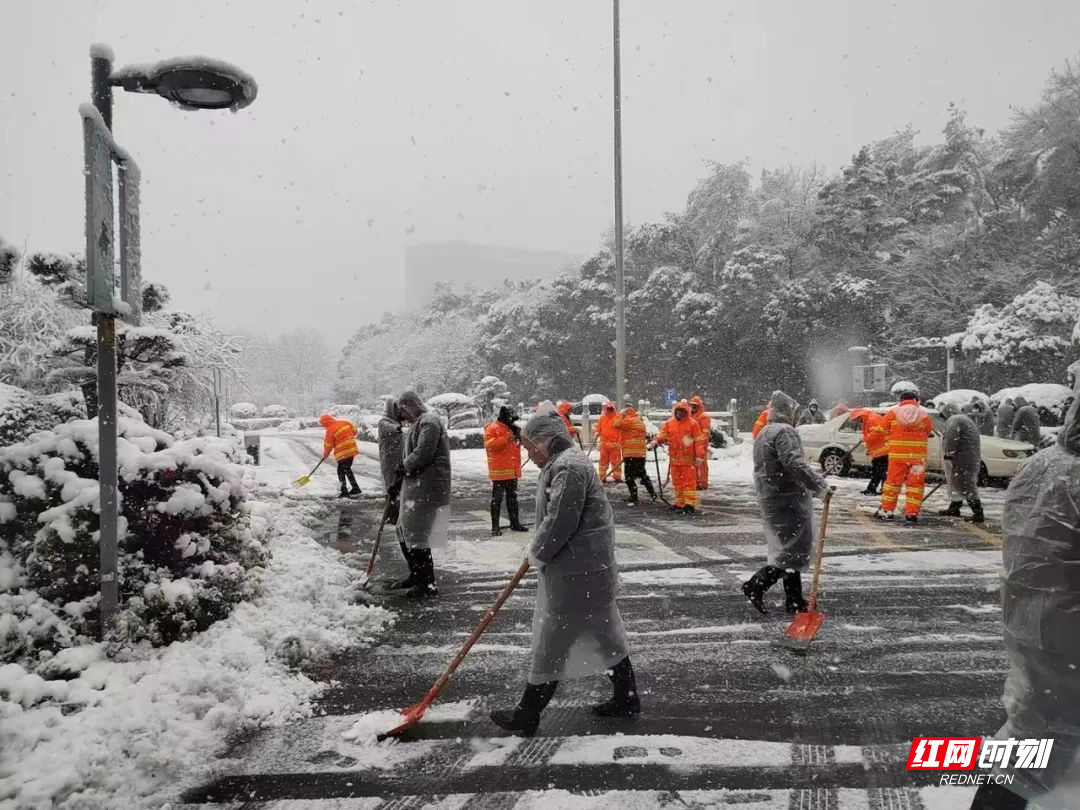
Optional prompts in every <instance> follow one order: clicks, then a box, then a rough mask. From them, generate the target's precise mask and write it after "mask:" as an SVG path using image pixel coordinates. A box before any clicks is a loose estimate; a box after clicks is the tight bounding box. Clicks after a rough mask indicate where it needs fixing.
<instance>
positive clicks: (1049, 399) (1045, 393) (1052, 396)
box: [990, 383, 1073, 424]
mask: <svg viewBox="0 0 1080 810" xmlns="http://www.w3.org/2000/svg"><path fill="white" fill-rule="evenodd" d="M1072 396H1073V392H1072V391H1071V390H1070V389H1069V388H1068V387H1067V386H1064V385H1060V384H1059V383H1028V384H1027V385H1021V386H1018V387H1016V388H1002V389H1001V390H1000V391H998V392H996V393H994V394H992V395H991V396H990V401H991V402H994V403H997V404H1001V403H1002V402H1004V401H1005V400H1006V399H1016V398H1017V397H1023V398H1024V399H1026V400H1027V401H1028V403H1029V404H1031V405H1034V406H1035V407H1036V408H1038V409H1039V415H1040V417H1041V418H1042V419H1043V421H1044V422H1045V421H1048V420H1047V419H1046V417H1047V415H1050V416H1053V418H1054V422H1055V424H1061V420H1062V419H1064V418H1065V411H1066V410H1067V405H1068V403H1069V401H1070V400H1071V399H1072Z"/></svg>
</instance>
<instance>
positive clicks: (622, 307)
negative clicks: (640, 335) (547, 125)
mask: <svg viewBox="0 0 1080 810" xmlns="http://www.w3.org/2000/svg"><path fill="white" fill-rule="evenodd" d="M612 11H613V18H614V50H615V407H617V408H619V409H620V410H621V409H622V407H623V405H624V404H625V403H624V402H623V400H624V399H625V395H626V275H625V272H624V268H623V185H622V75H621V65H620V56H619V0H612Z"/></svg>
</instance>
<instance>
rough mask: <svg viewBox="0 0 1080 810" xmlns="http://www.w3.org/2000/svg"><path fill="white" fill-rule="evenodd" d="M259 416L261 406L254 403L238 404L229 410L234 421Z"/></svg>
mask: <svg viewBox="0 0 1080 810" xmlns="http://www.w3.org/2000/svg"><path fill="white" fill-rule="evenodd" d="M258 415H259V406H258V405H256V404H255V403H254V402H237V403H235V404H234V405H233V406H232V407H231V408H229V416H231V417H232V418H233V419H254V418H255V417H256V416H258Z"/></svg>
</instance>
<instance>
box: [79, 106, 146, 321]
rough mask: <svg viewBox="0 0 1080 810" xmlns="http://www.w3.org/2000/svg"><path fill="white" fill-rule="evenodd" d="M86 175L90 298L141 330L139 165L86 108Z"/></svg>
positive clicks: (96, 309) (93, 305)
mask: <svg viewBox="0 0 1080 810" xmlns="http://www.w3.org/2000/svg"><path fill="white" fill-rule="evenodd" d="M80 109H81V111H82V113H83V155H84V169H85V173H86V300H87V305H88V306H89V307H90V308H91V309H92V310H94V312H98V313H101V314H102V315H112V316H114V317H120V318H123V319H124V320H125V321H127V322H128V323H130V324H132V325H133V326H138V324H139V320H140V317H141V315H142V281H141V275H142V272H141V262H140V249H139V167H138V165H137V164H136V163H135V161H134V160H132V159H131V158H130V157H129V156H128V155H127V154H126V153H125V152H123V151H122V150H120V149H118V148H117V146H116V143H115V141H113V138H112V133H110V132H109V130H108V128H107V127H106V126H105V124H104V122H102V120H101V118H100V116H98V115H97V113H96V111H95V110H94V108H93V107H91V106H88V105H84V107H82V108H80ZM113 163H116V165H117V174H118V176H119V185H120V211H119V216H120V278H119V279H118V278H117V275H116V237H115V228H114V220H115V217H116V214H117V212H116V210H115V207H114V205H113Z"/></svg>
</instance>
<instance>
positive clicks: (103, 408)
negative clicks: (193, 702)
mask: <svg viewBox="0 0 1080 810" xmlns="http://www.w3.org/2000/svg"><path fill="white" fill-rule="evenodd" d="M90 72H91V92H92V98H93V100H94V107H96V108H97V111H98V112H99V113H100V114H101V117H102V119H103V120H104V121H105V126H107V127H108V128H109V129H110V130H111V129H112V85H111V84H110V77H111V75H112V63H111V62H110V61H109V60H108V59H106V58H105V57H103V56H100V55H94V56H91V57H90ZM109 182H110V183H111V182H112V178H111V177H110V178H109ZM90 238H92V237H91V236H90V235H89V234H88V235H87V239H88V240H89V239H90ZM89 250H90V248H89V245H88V246H87V253H88V254H89ZM97 388H98V408H97V417H98V444H99V448H98V482H99V486H100V490H99V491H100V499H101V537H100V540H99V543H98V545H99V552H100V569H101V570H100V577H101V628H102V632H103V633H104V632H105V631H106V630H107V629H108V627H109V624H110V623H111V621H112V619H113V617H114V616H115V615H116V611H117V607H118V605H119V582H118V581H117V568H118V560H119V552H118V545H119V523H120V521H119V510H118V497H117V496H118V483H119V482H118V476H117V468H116V319H115V318H113V317H112V316H111V315H98V318H97Z"/></svg>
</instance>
